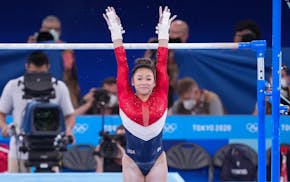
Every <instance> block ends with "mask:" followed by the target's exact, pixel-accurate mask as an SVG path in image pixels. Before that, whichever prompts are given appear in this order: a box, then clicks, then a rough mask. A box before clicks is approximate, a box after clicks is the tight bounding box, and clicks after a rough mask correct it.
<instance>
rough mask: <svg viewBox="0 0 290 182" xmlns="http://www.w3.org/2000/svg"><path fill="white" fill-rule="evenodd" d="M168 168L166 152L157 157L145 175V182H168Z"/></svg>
mask: <svg viewBox="0 0 290 182" xmlns="http://www.w3.org/2000/svg"><path fill="white" fill-rule="evenodd" d="M167 176H168V168H167V161H166V155H165V152H163V153H162V154H161V155H160V156H159V157H158V159H157V161H156V163H155V164H154V166H153V167H152V169H151V170H150V172H149V173H148V175H147V176H146V177H145V182H155V181H158V182H167Z"/></svg>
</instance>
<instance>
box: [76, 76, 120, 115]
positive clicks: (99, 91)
mask: <svg viewBox="0 0 290 182" xmlns="http://www.w3.org/2000/svg"><path fill="white" fill-rule="evenodd" d="M82 103H83V104H82V105H81V106H80V107H79V108H77V109H76V110H75V114H76V115H83V114H104V115H110V114H119V106H118V98H117V85H116V79H115V78H113V77H108V78H106V79H105V80H104V81H103V83H102V87H101V88H91V89H90V91H89V92H88V93H87V94H86V95H85V96H84V98H83V102H82Z"/></svg>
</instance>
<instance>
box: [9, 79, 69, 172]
mask: <svg viewBox="0 0 290 182" xmlns="http://www.w3.org/2000/svg"><path fill="white" fill-rule="evenodd" d="M20 84H23V85H24V88H23V91H24V95H23V99H28V100H29V101H28V103H27V105H26V108H25V114H24V116H23V120H22V125H21V127H20V134H17V133H16V130H15V127H11V130H12V131H13V132H12V133H14V135H15V136H16V139H17V141H18V142H20V144H21V147H20V148H19V151H21V152H23V153H26V152H27V153H28V159H27V160H26V163H25V165H26V167H32V166H33V167H35V169H36V172H53V171H52V168H53V167H59V166H60V165H61V160H62V152H63V151H65V150H66V146H67V145H68V144H69V143H71V142H72V138H71V137H67V136H65V135H64V131H65V125H64V123H65V120H64V116H63V112H62V109H61V108H60V106H59V105H58V104H55V103H50V102H49V101H50V99H53V98H55V90H54V88H53V84H57V81H52V76H51V74H50V73H26V74H25V75H24V81H23V82H19V85H20Z"/></svg>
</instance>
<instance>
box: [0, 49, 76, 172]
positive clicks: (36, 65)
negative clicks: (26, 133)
mask: <svg viewBox="0 0 290 182" xmlns="http://www.w3.org/2000/svg"><path fill="white" fill-rule="evenodd" d="M25 67H26V72H27V73H47V72H48V69H49V60H48V57H47V55H45V54H44V53H42V52H40V51H36V52H33V53H32V54H31V55H30V56H29V57H28V60H27V63H26V64H25ZM53 79H55V78H53ZM23 80H24V76H21V77H19V78H16V79H13V80H10V81H9V82H8V83H7V84H6V85H5V87H4V90H3V92H2V96H1V98H0V127H1V131H2V136H4V137H7V136H8V130H9V126H8V125H7V123H6V115H7V114H10V113H11V114H12V117H13V125H14V126H15V128H16V131H19V130H20V126H21V124H22V117H23V115H24V112H25V107H26V105H27V103H29V102H31V101H32V100H31V99H23V95H24V91H23V84H19V82H23ZM53 88H54V90H55V98H53V99H51V100H50V102H51V103H56V104H58V105H59V106H60V108H61V109H62V111H63V114H64V116H65V127H66V129H65V134H66V136H73V133H72V129H73V126H74V124H75V116H74V109H73V106H72V102H71V99H70V96H69V92H68V89H67V87H66V85H65V84H64V83H63V82H62V81H59V80H58V81H57V84H54V85H53ZM18 147H19V146H17V142H16V139H15V137H13V136H12V137H11V140H10V150H9V155H8V172H29V169H28V168H27V167H25V165H24V161H25V160H26V159H27V158H28V155H27V152H26V153H23V152H20V151H19V150H18Z"/></svg>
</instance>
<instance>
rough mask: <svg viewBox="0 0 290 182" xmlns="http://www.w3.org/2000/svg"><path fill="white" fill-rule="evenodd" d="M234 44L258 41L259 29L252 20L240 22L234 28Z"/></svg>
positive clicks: (259, 37)
mask: <svg viewBox="0 0 290 182" xmlns="http://www.w3.org/2000/svg"><path fill="white" fill-rule="evenodd" d="M234 33H235V35H234V42H250V41H252V40H260V39H261V32H260V28H259V26H258V25H257V23H256V22H255V21H254V20H242V21H240V22H238V23H237V24H236V26H235V28H234Z"/></svg>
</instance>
